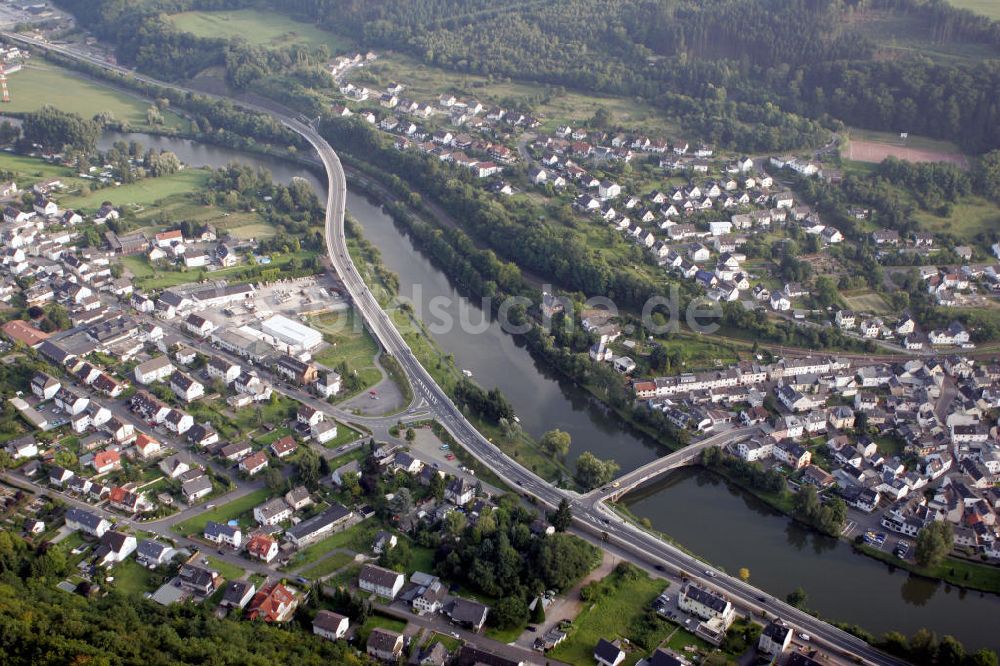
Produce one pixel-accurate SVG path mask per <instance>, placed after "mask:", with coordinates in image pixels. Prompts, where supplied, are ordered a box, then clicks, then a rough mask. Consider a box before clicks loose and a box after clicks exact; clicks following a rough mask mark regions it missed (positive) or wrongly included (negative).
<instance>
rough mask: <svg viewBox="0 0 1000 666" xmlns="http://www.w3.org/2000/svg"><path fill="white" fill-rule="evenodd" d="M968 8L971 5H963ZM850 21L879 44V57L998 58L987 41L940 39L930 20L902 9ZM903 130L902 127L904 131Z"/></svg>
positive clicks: (961, 0) (989, 1)
mask: <svg viewBox="0 0 1000 666" xmlns="http://www.w3.org/2000/svg"><path fill="white" fill-rule="evenodd" d="M952 4H955V5H960V6H961V5H971V4H977V5H980V6H987V5H990V6H991V7H992V8H993V10H994V11H996V10H997V5H996V3H995V2H994V0H958V1H957V2H956V1H955V0H952ZM966 8H971V7H966ZM853 18H854V20H853V22H848V23H847V24H846V25H848V26H850V28H851V29H853V30H855V31H857V32H859V33H861V34H863V35H866V36H867V37H869V38H871V39H872V40H874V41H875V42H876V43H877V44H878V49H879V51H880V54H879V55H880V56H882V57H887V58H901V57H902V58H913V57H921V58H930V59H932V60H936V61H939V62H942V63H948V64H953V63H956V62H959V61H977V60H983V59H987V58H995V57H997V55H998V54H997V51H996V50H994V49H991V48H990V47H989V46H988V45H986V44H976V43H970V42H968V41H965V40H945V41H942V40H941V39H939V38H938V35H937V34H936V33H935V26H934V25H933V23H932V21H930V20H929V19H926V18H923V17H920V16H915V15H911V14H905V13H902V12H891V11H878V10H869V11H862V12H856V13H855V14H854V17H853ZM903 131H905V130H903Z"/></svg>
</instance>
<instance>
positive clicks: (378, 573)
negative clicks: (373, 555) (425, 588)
mask: <svg viewBox="0 0 1000 666" xmlns="http://www.w3.org/2000/svg"><path fill="white" fill-rule="evenodd" d="M402 575H403V574H401V573H399V572H398V571H392V570H391V569H383V568H382V567H377V566H375V565H374V564H366V565H365V566H363V567H361V572H360V573H359V574H358V579H359V580H365V581H368V582H370V583H372V584H373V585H378V586H379V587H389V588H391V587H392V586H393V585H395V584H396V581H397V580H398V579H399V577H400V576H402Z"/></svg>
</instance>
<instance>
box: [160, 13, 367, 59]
mask: <svg viewBox="0 0 1000 666" xmlns="http://www.w3.org/2000/svg"><path fill="white" fill-rule="evenodd" d="M167 20H169V21H170V22H171V23H172V24H173V25H174V27H176V28H177V29H178V30H182V31H184V32H189V33H191V34H193V35H196V36H198V37H207V38H223V39H232V38H233V37H239V38H242V39H245V40H246V41H247V42H249V43H250V44H254V45H257V46H265V47H274V48H277V47H284V46H292V45H294V44H299V45H304V46H309V47H312V48H316V47H319V46H325V47H326V48H327V49H329V50H330V53H331V54H333V53H338V52H341V51H344V50H345V49H348V48H350V47H351V45H352V42H351V40H349V39H347V38H346V37H343V36H341V35H335V34H333V33H332V32H328V31H326V30H321V29H319V28H317V27H316V26H313V25H310V24H309V23H301V22H299V21H296V20H294V19H292V18H290V17H288V16H285V15H284V14H279V13H277V12H269V11H262V10H259V9H238V10H230V11H191V12H181V13H180V14H172V15H170V16H168V17H167Z"/></svg>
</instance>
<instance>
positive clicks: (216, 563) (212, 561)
mask: <svg viewBox="0 0 1000 666" xmlns="http://www.w3.org/2000/svg"><path fill="white" fill-rule="evenodd" d="M207 559H208V566H210V567H211V568H213V569H215V570H216V571H218V572H219V574H220V575H221V576H222V577H223V578H225V579H226V580H237V579H239V578H241V577H242V576H243V573H244V572H243V569H240V568H239V567H238V566H236V565H234V564H229V563H228V562H223V561H222V560H220V559H219V558H217V557H212V556H209V557H208V558H207Z"/></svg>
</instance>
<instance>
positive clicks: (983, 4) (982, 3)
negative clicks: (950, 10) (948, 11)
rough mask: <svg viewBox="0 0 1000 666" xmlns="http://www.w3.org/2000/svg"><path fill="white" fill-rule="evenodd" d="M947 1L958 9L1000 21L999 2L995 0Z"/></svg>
mask: <svg viewBox="0 0 1000 666" xmlns="http://www.w3.org/2000/svg"><path fill="white" fill-rule="evenodd" d="M949 3H950V4H952V5H953V6H955V7H958V8H959V9H968V10H969V11H972V12H975V13H977V14H982V15H983V16H988V17H989V18H991V19H993V20H994V21H1000V2H997V0H949Z"/></svg>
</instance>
